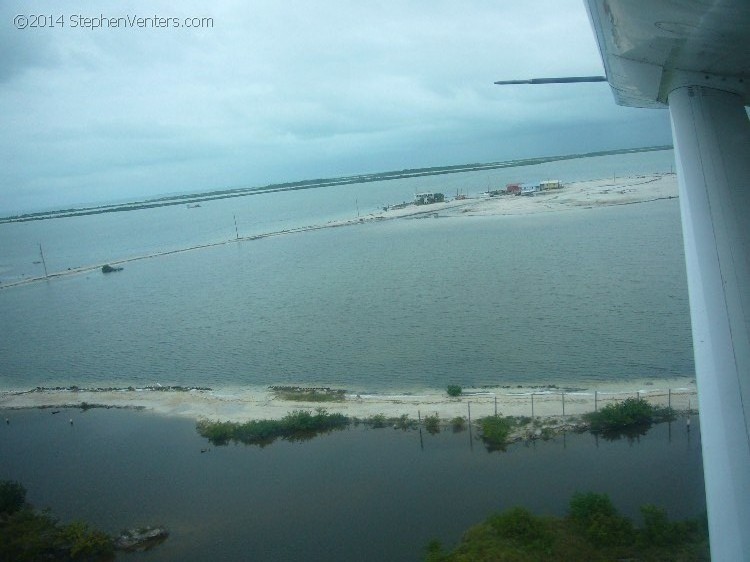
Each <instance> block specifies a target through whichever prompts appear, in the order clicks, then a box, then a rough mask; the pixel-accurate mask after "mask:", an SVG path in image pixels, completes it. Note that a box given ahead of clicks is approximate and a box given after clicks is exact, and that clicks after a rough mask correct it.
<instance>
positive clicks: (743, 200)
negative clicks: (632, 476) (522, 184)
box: [585, 0, 750, 561]
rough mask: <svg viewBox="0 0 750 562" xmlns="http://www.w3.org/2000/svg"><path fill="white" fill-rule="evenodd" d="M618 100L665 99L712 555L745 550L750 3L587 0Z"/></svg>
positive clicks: (654, 103) (740, 554) (749, 403)
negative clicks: (675, 178) (674, 167)
mask: <svg viewBox="0 0 750 562" xmlns="http://www.w3.org/2000/svg"><path fill="white" fill-rule="evenodd" d="M585 3H586V7H587V9H588V13H589V18H590V20H591V25H592V28H593V29H594V32H595V34H596V39H597V43H598V45H599V51H600V54H601V57H602V61H603V63H604V68H605V71H606V74H607V81H608V82H609V84H610V86H611V88H612V92H613V94H614V96H615V100H616V101H617V103H618V104H620V105H627V106H633V107H647V108H657V107H663V108H664V107H666V108H669V112H670V117H671V120H672V134H673V139H674V146H675V158H676V162H677V174H678V181H679V189H680V210H681V214H682V226H683V239H684V245H685V261H686V265H687V277H688V290H689V295H690V313H691V319H692V327H693V346H694V353H695V369H696V376H697V383H698V399H699V402H700V415H701V434H702V446H703V466H704V475H705V484H706V501H707V506H708V518H709V534H710V541H711V557H712V559H713V560H727V561H736V560H748V559H750V121H748V115H747V112H746V110H745V106H746V105H748V103H750V41H748V33H750V2H748V1H747V0H585Z"/></svg>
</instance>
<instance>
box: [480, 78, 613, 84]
mask: <svg viewBox="0 0 750 562" xmlns="http://www.w3.org/2000/svg"><path fill="white" fill-rule="evenodd" d="M606 81H607V77H606V76H563V77H562V78H530V79H529V80H498V81H497V82H495V84H497V85H498V86H508V85H511V84H578V83H579V82H606Z"/></svg>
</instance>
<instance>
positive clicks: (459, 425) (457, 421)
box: [451, 416, 466, 433]
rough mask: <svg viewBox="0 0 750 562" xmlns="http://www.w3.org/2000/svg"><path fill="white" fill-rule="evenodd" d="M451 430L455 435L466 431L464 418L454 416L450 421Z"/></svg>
mask: <svg viewBox="0 0 750 562" xmlns="http://www.w3.org/2000/svg"><path fill="white" fill-rule="evenodd" d="M451 428H452V429H453V431H454V432H455V433H458V432H459V431H464V430H465V429H466V418H463V417H461V416H456V417H455V418H453V419H451Z"/></svg>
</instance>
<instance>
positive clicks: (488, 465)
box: [0, 410, 705, 561]
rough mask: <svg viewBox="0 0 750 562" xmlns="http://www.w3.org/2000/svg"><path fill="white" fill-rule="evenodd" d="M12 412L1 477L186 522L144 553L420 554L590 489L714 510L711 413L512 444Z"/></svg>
mask: <svg viewBox="0 0 750 562" xmlns="http://www.w3.org/2000/svg"><path fill="white" fill-rule="evenodd" d="M4 417H8V418H9V419H10V424H7V425H5V424H0V459H2V462H0V479H14V480H19V481H21V482H22V483H23V484H24V485H25V486H26V488H27V489H28V490H29V496H28V499H29V500H30V501H31V502H32V503H34V504H35V505H37V506H39V507H50V508H51V510H52V512H53V513H55V514H56V515H58V516H60V517H61V518H62V519H63V520H71V519H73V518H83V519H86V520H89V521H92V522H96V523H97V524H98V525H100V526H101V527H103V528H104V529H105V530H107V531H110V532H117V531H119V530H121V529H122V528H126V527H131V526H134V525H147V524H153V523H161V524H164V525H166V526H167V527H168V528H169V529H170V531H171V535H170V538H169V540H167V541H166V542H165V543H164V544H163V545H161V546H159V547H158V548H157V549H156V550H154V551H152V552H150V553H145V554H142V555H141V554H139V555H136V556H137V558H131V559H132V560H136V559H137V560H187V561H190V560H207V559H224V560H239V559H246V558H247V557H249V556H250V557H252V559H254V560H282V559H283V560H336V559H356V560H384V559H387V560H417V559H419V558H420V556H421V553H422V549H423V548H424V545H425V544H427V543H428V542H429V541H430V540H431V539H433V538H438V539H439V540H440V541H441V542H443V544H445V545H452V544H455V542H456V541H458V539H459V538H460V536H461V534H462V533H463V532H464V531H465V530H466V528H467V527H469V526H471V525H473V524H475V523H477V522H479V521H481V520H483V519H484V518H486V517H487V516H488V515H489V514H490V513H492V512H494V511H500V510H505V509H508V508H510V507H512V506H515V505H522V506H524V507H526V508H528V509H530V510H531V511H532V512H535V513H539V514H558V515H562V514H564V513H565V512H566V509H567V505H568V502H569V500H570V497H571V495H572V494H573V493H574V492H575V491H594V492H599V493H607V494H609V495H610V497H611V498H612V501H613V503H614V505H615V506H616V507H617V508H618V510H619V511H620V512H622V513H623V514H625V515H627V516H629V517H632V518H634V519H636V520H637V517H639V515H638V508H639V506H640V505H641V504H642V503H646V502H649V503H654V504H656V505H660V506H663V507H665V508H666V509H667V510H668V512H669V516H670V518H686V517H694V516H697V515H699V514H700V513H701V512H702V511H703V510H704V509H705V500H704V490H703V475H702V463H701V451H700V431H699V426H698V423H697V418H692V425H691V428H692V429H691V431H690V432H689V433H688V432H687V431H685V430H683V431H679V430H678V429H677V428H678V426H677V425H675V427H674V428H671V427H670V426H669V424H661V425H658V426H655V427H653V428H651V430H650V431H648V432H647V433H646V434H645V435H641V436H639V437H638V438H637V439H635V440H633V441H632V442H631V441H628V440H627V439H619V440H616V441H606V440H604V439H597V437H596V436H592V435H591V434H575V433H567V434H563V435H560V436H557V437H555V438H553V439H551V440H549V441H534V442H532V443H531V444H529V445H528V446H527V445H526V444H524V443H517V444H513V445H510V446H509V447H507V450H506V451H505V452H504V453H486V452H484V451H485V449H484V447H479V448H476V449H475V448H474V440H475V439H476V433H475V432H473V431H472V430H469V431H467V432H465V433H464V432H459V433H454V432H453V431H450V430H446V431H442V432H441V433H439V434H437V435H430V434H428V433H426V432H421V431H418V430H416V431H394V430H393V429H392V428H383V429H373V428H369V427H366V426H358V427H350V428H348V429H346V430H343V431H337V432H333V433H331V434H328V435H324V436H320V437H317V438H315V439H313V440H311V441H305V442H288V441H283V440H282V441H277V442H275V443H274V444H273V445H271V446H269V447H266V448H264V449H260V448H258V447H251V446H245V445H234V444H229V445H227V446H225V447H218V448H217V447H212V448H211V450H210V451H206V452H205V453H201V451H202V450H204V449H206V448H207V441H206V439H204V438H202V437H200V436H199V435H198V434H197V433H196V431H195V425H194V423H193V422H192V421H188V420H179V419H165V418H161V417H158V416H155V415H151V414H148V413H145V412H129V411H114V410H89V411H86V412H80V411H79V410H67V411H65V413H63V414H61V415H51V414H50V412H49V411H42V410H39V411H5V412H0V419H2V418H4ZM69 418H73V419H74V422H75V423H74V425H72V426H71V425H69V424H68V419H69ZM467 437H468V443H467Z"/></svg>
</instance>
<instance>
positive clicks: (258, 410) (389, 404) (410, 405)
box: [0, 378, 698, 422]
mask: <svg viewBox="0 0 750 562" xmlns="http://www.w3.org/2000/svg"><path fill="white" fill-rule="evenodd" d="M670 389H671V390H670ZM464 392H465V393H466V394H465V395H464V396H461V397H460V398H450V397H448V396H447V394H446V393H445V392H439V391H437V390H436V391H433V392H431V393H424V394H404V395H356V394H347V395H346V399H345V400H344V401H342V402H297V401H289V400H280V399H278V398H276V397H275V396H274V394H273V393H272V392H271V391H270V390H269V389H266V388H255V389H248V388H245V389H226V390H191V391H156V390H134V391H133V390H115V391H111V390H105V391H88V390H81V391H70V390H45V391H31V392H22V393H19V392H4V393H0V409H15V408H40V407H54V408H62V407H76V408H80V407H81V404H82V403H86V404H88V405H106V406H112V407H118V408H143V409H146V410H149V411H153V412H156V413H159V414H163V415H168V416H180V417H187V418H192V419H196V420H197V419H213V420H223V421H239V422H244V421H247V420H251V419H279V418H282V417H283V416H285V415H286V414H287V413H289V412H290V411H292V410H299V409H304V410H314V409H316V408H319V407H322V408H325V409H326V410H327V411H328V412H339V413H342V414H345V415H347V416H350V417H357V418H367V417H371V416H374V415H377V414H384V415H385V416H386V417H388V418H397V417H399V416H402V415H404V414H406V415H408V416H409V418H411V419H417V418H418V417H420V416H421V417H424V416H426V415H433V414H437V415H438V416H439V417H440V418H441V419H444V420H448V419H451V418H453V417H456V416H463V417H468V415H469V410H471V417H472V419H477V418H480V417H484V416H488V415H493V414H494V413H495V403H496V402H497V411H498V413H499V414H501V415H506V416H531V415H532V401H533V414H534V415H535V416H538V417H559V416H562V415H563V408H564V414H565V415H566V416H574V415H580V414H583V413H585V412H590V411H593V410H594V409H595V408H597V407H598V408H601V407H602V406H604V405H606V404H609V403H611V402H612V401H616V400H622V399H625V398H628V397H633V398H634V397H637V396H640V397H641V398H645V399H647V400H649V402H651V403H653V404H654V405H665V406H666V405H667V404H668V403H669V402H670V401H671V405H672V407H673V408H675V409H677V410H687V409H693V410H695V409H697V406H698V401H697V396H696V387H695V382H694V380H693V379H688V378H675V379H662V380H659V381H632V382H623V383H606V384H605V383H602V384H600V385H597V386H596V387H591V388H587V389H581V388H571V387H567V388H566V389H564V388H563V387H562V386H561V387H559V388H558V387H552V388H549V387H548V388H542V387H534V388H531V387H518V386H516V387H513V388H509V387H504V388H494V389H476V390H472V389H465V391H464ZM670 394H671V396H670Z"/></svg>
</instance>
